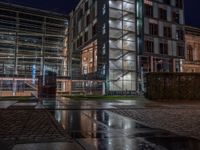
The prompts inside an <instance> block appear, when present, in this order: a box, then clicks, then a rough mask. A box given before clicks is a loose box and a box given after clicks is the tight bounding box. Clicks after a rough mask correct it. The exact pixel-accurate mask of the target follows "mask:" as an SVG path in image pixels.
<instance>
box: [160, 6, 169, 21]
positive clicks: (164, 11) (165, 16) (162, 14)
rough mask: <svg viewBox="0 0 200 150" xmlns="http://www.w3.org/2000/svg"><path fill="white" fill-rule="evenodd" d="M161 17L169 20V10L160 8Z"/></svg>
mask: <svg viewBox="0 0 200 150" xmlns="http://www.w3.org/2000/svg"><path fill="white" fill-rule="evenodd" d="M159 18H160V19H162V20H167V10H166V9H163V8H159Z"/></svg>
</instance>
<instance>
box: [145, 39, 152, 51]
mask: <svg viewBox="0 0 200 150" xmlns="http://www.w3.org/2000/svg"><path fill="white" fill-rule="evenodd" d="M144 51H145V52H148V53H153V52H154V42H153V41H150V40H146V41H145V42H144Z"/></svg>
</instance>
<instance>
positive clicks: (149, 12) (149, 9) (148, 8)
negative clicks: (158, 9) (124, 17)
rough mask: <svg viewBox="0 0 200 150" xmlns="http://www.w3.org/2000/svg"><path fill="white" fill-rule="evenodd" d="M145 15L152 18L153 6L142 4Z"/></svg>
mask: <svg viewBox="0 0 200 150" xmlns="http://www.w3.org/2000/svg"><path fill="white" fill-rule="evenodd" d="M144 11H145V16H147V17H152V18H153V6H152V5H148V4H145V5H144Z"/></svg>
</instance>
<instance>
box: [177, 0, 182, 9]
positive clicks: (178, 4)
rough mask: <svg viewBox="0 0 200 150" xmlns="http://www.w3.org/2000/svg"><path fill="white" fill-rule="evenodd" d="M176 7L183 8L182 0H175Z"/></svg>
mask: <svg viewBox="0 0 200 150" xmlns="http://www.w3.org/2000/svg"><path fill="white" fill-rule="evenodd" d="M176 7H178V8H181V9H182V8H183V0H176Z"/></svg>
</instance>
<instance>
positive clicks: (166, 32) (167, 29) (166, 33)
mask: <svg viewBox="0 0 200 150" xmlns="http://www.w3.org/2000/svg"><path fill="white" fill-rule="evenodd" d="M164 36H165V37H168V38H171V37H172V29H171V27H164Z"/></svg>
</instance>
